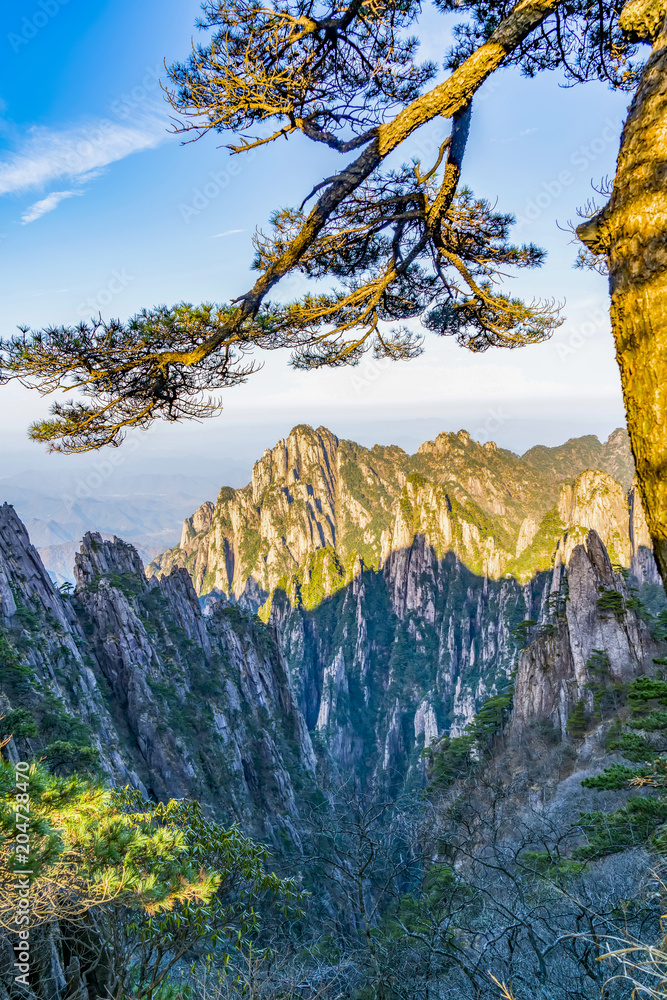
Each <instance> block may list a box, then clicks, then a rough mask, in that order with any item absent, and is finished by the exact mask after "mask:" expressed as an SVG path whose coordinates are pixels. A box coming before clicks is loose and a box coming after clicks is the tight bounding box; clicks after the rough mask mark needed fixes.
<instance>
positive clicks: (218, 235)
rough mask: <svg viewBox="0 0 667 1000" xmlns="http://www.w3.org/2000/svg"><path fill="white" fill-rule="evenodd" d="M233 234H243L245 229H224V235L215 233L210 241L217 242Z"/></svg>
mask: <svg viewBox="0 0 667 1000" xmlns="http://www.w3.org/2000/svg"><path fill="white" fill-rule="evenodd" d="M233 233H245V229H226V230H225V232H224V233H215V235H214V236H211V239H212V240H219V239H220V237H221V236H231V235H232V234H233Z"/></svg>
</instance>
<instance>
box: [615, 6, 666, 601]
mask: <svg viewBox="0 0 667 1000" xmlns="http://www.w3.org/2000/svg"><path fill="white" fill-rule="evenodd" d="M600 215H601V218H600V225H599V234H600V238H601V243H602V245H603V246H604V249H605V250H606V252H607V257H608V262H609V285H610V293H611V325H612V330H613V334H614V341H615V345H616V357H617V360H618V365H619V368H620V372H621V383H622V386H623V397H624V401H625V409H626V414H627V422H628V433H629V435H630V441H631V444H632V451H633V454H634V458H635V464H636V467H637V478H638V481H639V488H640V491H641V495H642V500H643V502H644V509H645V511H646V517H647V521H648V526H649V531H650V533H651V538H652V540H653V547H654V552H655V556H656V561H657V563H658V568H659V570H660V574H661V576H662V578H663V581H664V582H665V583H666V584H667V20H665V21H664V23H663V25H662V27H661V30H660V31H659V34H658V36H657V38H656V39H655V42H654V46H653V52H652V54H651V56H650V58H649V60H648V62H647V64H646V67H645V69H644V72H643V74H642V77H641V81H640V84H639V87H638V89H637V93H636V95H635V97H634V100H633V102H632V104H631V106H630V110H629V113H628V117H627V120H626V123H625V127H624V129H623V134H622V137H621V147H620V152H619V157H618V165H617V171H616V177H615V180H614V189H613V192H612V196H611V199H610V201H609V204H608V205H607V207H606V208H605V209H604V211H603V212H602V213H600Z"/></svg>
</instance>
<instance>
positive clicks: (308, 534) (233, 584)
mask: <svg viewBox="0 0 667 1000" xmlns="http://www.w3.org/2000/svg"><path fill="white" fill-rule="evenodd" d="M587 469H589V470H599V471H601V472H602V473H607V475H608V476H610V477H611V478H612V479H613V480H614V481H615V483H616V486H610V487H609V488H610V489H612V491H614V490H616V492H618V490H619V489H620V490H621V491H623V490H625V491H627V490H629V488H630V487H631V484H632V480H633V478H634V466H633V462H632V455H631V453H630V448H629V442H628V437H627V434H626V432H625V431H624V430H622V429H617V430H616V431H614V432H613V433H612V434H611V435H610V436H609V438H608V439H607V441H606V442H604V443H601V442H600V441H599V440H598V439H597V438H596V437H594V436H593V435H588V436H585V437H582V438H573V439H570V440H569V441H567V442H565V444H563V445H560V446H558V447H555V448H546V447H542V446H537V447H534V448H531V449H530V450H529V451H528V452H526V454H525V455H524V456H523V457H519V456H518V455H515V454H514V453H513V452H511V451H508V450H506V449H501V448H498V447H497V445H495V444H494V443H493V442H487V443H486V444H483V445H482V444H479V443H477V442H476V441H474V440H473V439H472V438H471V437H470V435H469V434H468V433H467V431H459V432H458V433H457V434H454V433H442V434H439V435H438V436H437V437H436V438H435V440H433V441H427V442H424V443H423V444H422V445H421V446H420V447H419V449H418V450H417V452H416V453H415V454H414V455H408V454H407V453H406V452H405V451H403V449H401V448H399V447H397V446H381V445H375V446H374V447H373V448H370V449H369V448H365V447H362V446H361V445H358V444H356V443H355V442H353V441H347V440H340V439H339V438H337V437H336V435H335V434H333V433H332V432H331V431H329V430H327V429H326V428H324V427H320V428H318V429H317V430H314V429H313V428H311V427H309V426H307V425H299V426H297V427H295V428H294V429H293V430H292V432H291V433H290V434H289V436H288V437H287V438H286V439H283V440H281V441H279V442H278V444H277V445H276V446H275V447H274V448H273V449H267V450H266V451H265V452H264V455H263V456H262V458H261V459H260V460H259V461H258V462H256V463H255V466H254V468H253V473H252V480H251V482H250V483H249V484H248V485H247V486H245V487H243V488H241V489H231V488H229V487H224V488H223V489H221V491H220V493H219V495H218V499H217V501H216V503H212V502H210V501H208V502H206V503H205V504H203V505H202V506H201V507H199V508H198V510H197V511H195V513H194V514H193V515H192V516H191V517H190V518H188V519H186V521H185V523H184V525H183V532H182V535H181V541H180V544H179V545H177V546H175V547H174V548H173V549H170V550H168V551H167V552H164V553H162V555H160V556H158V557H157V558H156V559H155V560H154V561H153V562H152V563H151V564H150V565H149V567H148V569H147V573H148V575H149V576H151V575H158V576H159V575H161V574H163V573H165V572H167V573H168V572H169V571H170V569H171V568H172V567H174V566H181V567H184V568H186V569H187V570H188V572H189V573H190V576H191V578H192V581H193V584H194V586H195V590H196V591H197V593H198V594H199V595H200V596H204V595H206V594H208V593H210V592H212V591H215V592H218V593H221V594H224V595H225V596H226V597H228V598H231V599H232V600H236V601H241V603H243V604H246V605H247V606H249V607H254V608H255V609H257V608H258V607H259V606H260V605H261V604H262V603H263V601H265V600H266V598H267V597H268V595H269V594H271V592H272V591H273V590H275V588H276V587H277V586H278V585H279V584H283V585H285V584H286V582H287V581H288V580H289V579H290V577H291V576H293V575H294V574H301V576H303V574H304V573H305V574H306V575H310V576H311V577H312V573H313V570H314V571H315V572H317V569H316V567H315V563H316V562H317V561H318V560H320V561H321V559H322V558H323V556H322V554H319V555H317V553H320V550H323V549H326V550H329V551H330V553H331V554H332V555H335V558H336V560H337V561H338V563H340V565H341V567H343V570H344V573H345V575H346V577H347V578H350V574H351V567H352V565H353V564H354V563H355V561H356V560H361V563H362V564H363V566H364V567H366V568H372V569H376V570H377V569H379V568H380V567H381V566H382V565H384V564H385V563H386V561H387V558H388V556H389V554H390V553H391V552H392V551H394V550H395V549H396V548H400V547H402V546H405V545H406V544H409V543H410V540H411V538H412V537H414V535H415V534H416V533H419V532H421V533H424V534H425V535H426V536H427V537H428V539H429V541H430V542H431V544H433V545H434V548H435V549H436V551H437V552H438V553H441V554H442V553H444V552H446V551H453V552H455V553H456V554H457V556H458V557H459V558H460V559H461V560H462V562H463V563H464V565H466V567H467V568H469V569H470V570H472V571H473V572H475V573H480V574H482V575H485V576H489V577H491V578H494V579H498V578H499V577H501V576H503V575H507V574H509V575H512V576H515V577H516V578H517V579H519V580H527V579H529V578H530V577H531V576H532V575H534V573H535V572H537V571H538V570H540V569H547V568H548V567H549V566H550V565H551V557H552V556H553V553H554V551H555V548H556V543H557V540H558V538H559V537H560V536H561V535H562V533H563V531H564V530H565V527H566V524H567V521H566V522H564V521H563V519H562V515H563V510H564V507H563V501H562V499H561V493H562V489H563V485H564V484H566V483H572V482H574V480H575V479H576V478H577V476H578V475H579V474H580V473H582V472H583V471H585V470H587ZM621 503H622V504H626V506H627V502H626V501H625V500H622V501H621ZM587 526H588V527H590V525H587ZM639 530H640V535H641V538H638V542H637V544H638V545H645V544H647V537H645V536H646V532H645V530H644V528H643V526H640V528H639ZM620 533H621V534H622V535H625V536H626V542H624V543H623V544H621V543H620V541H619V540H618V539H617V544H616V547H614V544H613V538H612V537H611V535H610V536H609V538H605V542H610V543H611V545H612V549H613V550H614V551H613V553H612V555H613V558H616V559H617V561H620V562H621V563H622V564H623V565H628V566H629V559H630V557H631V553H630V550H629V546H628V544H626V543H627V539H628V538H629V535H628V529H627V526H625V527H624V528H623V529H622V530H621V532H620ZM612 534H613V532H612ZM601 537H605V530H604V528H603V529H602V531H601ZM616 548H618V552H616V551H615V549H616ZM313 561H315V562H313ZM311 564H312V566H311Z"/></svg>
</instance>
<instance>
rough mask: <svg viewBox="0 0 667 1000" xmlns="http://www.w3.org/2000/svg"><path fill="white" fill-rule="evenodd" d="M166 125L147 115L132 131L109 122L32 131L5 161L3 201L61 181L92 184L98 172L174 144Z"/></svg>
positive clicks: (1, 164)
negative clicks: (168, 141) (165, 143)
mask: <svg viewBox="0 0 667 1000" xmlns="http://www.w3.org/2000/svg"><path fill="white" fill-rule="evenodd" d="M165 121H166V120H165V119H164V118H163V117H161V116H159V115H146V116H144V117H143V118H141V119H139V120H137V122H136V123H134V124H132V125H124V124H120V123H118V122H114V121H111V120H110V119H108V118H103V119H99V120H98V121H96V122H93V123H91V124H89V125H81V126H78V127H75V128H70V129H52V128H43V127H35V128H32V129H31V130H30V133H29V135H28V138H27V139H26V141H25V142H24V144H23V147H22V148H21V149H20V150H18V151H17V152H15V153H13V154H11V155H10V156H8V157H7V158H6V159H4V160H2V161H0V195H3V194H14V193H17V192H19V191H26V190H29V189H30V188H34V187H39V186H40V185H44V184H49V183H52V182H53V181H55V180H59V179H61V178H68V179H69V180H70V181H74V182H79V181H85V180H89V179H90V178H91V172H93V171H100V170H101V169H103V168H104V167H106V166H108V165H109V164H110V163H115V162H116V161H117V160H122V159H124V158H125V157H126V156H130V155H131V154H132V153H137V152H140V151H141V150H145V149H154V148H155V147H156V146H158V145H159V144H160V143H161V142H163V141H164V140H165V139H167V138H168V133H167V132H166V128H165ZM45 200H46V199H45ZM47 211H48V209H47Z"/></svg>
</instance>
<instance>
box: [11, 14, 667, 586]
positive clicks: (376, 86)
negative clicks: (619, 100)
mask: <svg viewBox="0 0 667 1000" xmlns="http://www.w3.org/2000/svg"><path fill="white" fill-rule="evenodd" d="M436 4H437V6H438V8H439V9H440V10H441V11H442V13H443V14H452V13H456V15H457V17H458V18H459V21H458V24H457V26H456V28H455V34H456V39H457V41H456V45H455V47H454V50H453V51H452V53H450V56H449V61H448V66H449V69H450V70H451V72H450V75H449V76H448V77H447V78H446V79H445V80H444V81H442V82H440V83H437V84H435V83H434V82H433V78H434V74H435V67H434V66H433V65H432V64H430V63H419V62H417V60H416V47H417V43H416V41H415V40H414V39H413V38H410V37H408V36H407V34H406V29H408V28H409V27H410V26H411V25H413V24H415V23H416V22H417V21H418V18H419V13H420V5H419V3H418V2H417V0H408V2H407V3H400V4H399V3H396V2H395V0H388V2H386V3H383V4H377V3H375V2H372V0H350V2H349V3H347V4H343V5H338V4H335V5H334V4H329V3H323V4H321V5H320V6H319V7H315V6H314V5H312V4H307V5H304V4H301V3H296V2H292V3H290V2H289V0H274V3H273V4H272V5H269V6H268V7H264V8H259V7H256V6H255V5H248V4H246V3H245V0H230V2H222V0H207V2H206V3H205V4H204V12H205V18H204V21H203V26H204V27H205V28H209V29H211V31H212V37H211V40H210V41H209V42H208V43H206V44H204V45H201V46H196V47H195V48H194V50H193V53H192V55H191V56H190V58H189V60H188V61H187V62H186V63H184V64H177V65H175V66H173V67H172V68H171V70H170V76H171V80H172V83H173V85H174V90H173V91H172V93H171V95H170V100H171V103H172V105H173V107H174V108H175V109H176V111H177V112H178V113H179V114H180V115H181V117H182V125H181V128H182V130H183V131H189V130H194V132H195V134H196V135H197V136H200V135H203V134H205V133H206V132H208V131H215V132H220V133H225V132H229V131H231V132H232V133H234V136H235V138H234V140H233V142H234V143H235V144H233V145H231V146H230V148H231V150H232V151H233V152H234V153H243V152H244V151H247V150H249V149H254V148H257V147H258V146H264V145H267V144H270V143H271V142H274V141H276V140H277V139H280V138H287V137H289V136H290V135H292V134H294V133H297V132H298V133H301V134H302V135H303V136H305V137H306V138H308V139H310V140H311V141H313V142H317V143H324V144H325V145H327V146H328V147H329V148H331V149H334V150H336V151H338V152H339V153H341V154H343V155H347V154H355V153H356V158H354V159H351V160H348V161H347V162H346V165H345V166H344V167H343V169H342V170H341V171H340V172H338V173H336V174H335V175H333V176H331V177H328V178H326V179H325V180H323V181H322V182H321V183H318V184H316V185H315V187H314V188H313V190H312V191H311V192H309V193H308V192H304V194H305V198H304V201H303V202H302V204H301V206H299V207H298V208H294V209H282V210H280V211H278V212H276V213H275V214H274V216H273V219H272V230H271V232H270V233H268V234H265V233H262V232H258V233H257V234H256V236H255V238H254V246H255V250H256V257H255V265H254V266H255V268H256V270H257V271H258V272H259V276H258V278H257V280H256V282H255V283H254V285H253V286H252V288H250V289H249V290H248V291H247V292H246V293H245V294H243V295H240V296H239V297H238V298H236V299H235V300H234V302H233V303H232V304H230V305H226V306H219V307H213V306H210V305H203V306H200V307H197V308H193V307H192V306H189V305H180V306H177V307H174V308H172V309H167V308H157V309H149V310H145V311H144V312H142V313H141V314H139V315H138V316H136V317H134V318H133V319H132V320H130V321H129V322H128V323H121V322H118V321H108V322H106V321H103V320H102V319H101V318H100V319H99V320H98V321H97V322H94V323H92V324H81V325H80V326H78V327H76V328H67V327H62V328H57V329H48V330H44V331H38V332H34V331H30V330H29V329H25V330H24V331H23V332H22V334H21V336H18V337H16V338H13V339H12V340H10V341H8V342H6V343H5V345H4V348H5V352H4V353H5V358H4V362H5V365H4V369H5V375H6V377H9V378H11V377H15V378H20V379H21V380H22V381H23V382H24V383H25V384H28V385H31V386H35V387H37V388H38V389H39V390H40V391H41V392H50V391H54V390H56V389H63V388H67V387H74V388H76V389H78V390H80V394H81V395H80V397H79V399H77V400H75V401H73V402H65V403H62V404H61V403H56V404H55V405H54V407H53V410H52V419H50V420H46V421H42V422H40V423H38V424H35V425H34V426H33V427H32V430H31V434H32V436H33V438H34V439H36V440H39V441H45V442H48V444H49V445H50V447H52V448H55V449H57V450H61V451H65V452H76V451H85V450H88V449H91V448H98V447H101V446H102V445H105V444H119V443H120V441H121V440H122V438H123V435H124V433H125V431H126V429H127V428H128V427H130V426H138V427H147V426H148V425H150V424H151V423H152V421H153V420H154V419H156V418H158V417H162V418H164V419H167V420H179V419H183V418H189V417H202V416H207V415H210V414H213V413H215V412H217V404H216V401H215V399H213V400H212V399H211V397H210V395H209V393H210V392H215V391H219V390H220V389H223V388H226V387H228V386H232V385H235V384H238V383H239V382H242V381H244V380H245V379H246V378H247V377H248V376H249V375H250V374H251V373H252V372H253V370H254V364H253V362H252V361H248V359H247V356H248V354H249V352H251V351H252V350H253V349H255V348H267V349H268V348H277V347H289V348H291V349H292V350H293V364H294V365H296V366H297V367H300V368H316V367H320V366H326V365H328V366H337V365H343V364H354V363H355V362H356V361H358V360H359V358H360V356H361V354H362V353H363V352H364V351H365V350H367V349H369V348H371V349H372V350H373V351H374V353H375V355H376V356H379V357H389V358H395V359H406V358H411V357H414V356H416V355H417V354H419V353H420V352H421V350H422V338H421V337H420V336H418V335H416V334H414V332H412V331H410V330H407V329H406V328H405V327H402V326H401V324H402V322H403V321H404V320H406V319H408V318H415V317H420V318H421V319H422V322H423V324H424V326H425V327H426V328H427V329H430V330H432V331H434V332H435V333H437V334H440V335H444V336H455V337H456V338H457V340H458V342H459V343H460V344H462V345H463V346H465V347H467V348H468V349H470V350H472V351H484V350H486V349H487V348H489V347H491V346H494V347H507V348H515V347H520V346H524V345H526V344H532V343H537V342H540V341H542V340H544V339H545V338H546V337H548V336H549V335H550V334H551V332H552V331H553V330H554V328H555V327H556V326H557V325H558V324H559V322H560V317H559V311H558V309H556V308H554V306H553V305H551V304H549V303H539V302H533V303H524V302H521V301H519V300H517V299H513V298H510V297H509V296H507V295H506V294H504V293H502V292H501V291H500V289H499V282H500V280H501V276H502V274H503V272H504V271H505V269H506V268H507V267H512V266H515V267H535V266H538V265H539V264H540V263H541V261H542V259H543V256H544V255H543V251H541V250H540V249H539V248H538V247H536V246H534V245H532V244H528V245H524V246H515V245H513V244H512V243H511V242H510V239H509V235H510V228H511V223H512V218H511V217H510V216H508V215H504V214H502V213H500V212H496V211H495V210H494V209H493V208H492V207H491V205H490V204H489V202H488V201H486V200H485V199H484V198H480V197H475V196H474V195H473V194H472V192H471V191H469V190H468V189H467V188H465V187H463V188H462V187H460V184H459V181H460V180H461V176H462V165H463V156H464V152H465V147H466V140H467V136H468V130H469V126H470V114H471V102H472V99H473V97H474V94H475V93H476V91H477V90H478V89H479V87H480V86H481V85H482V84H483V83H484V81H485V80H486V79H487V78H488V77H489V76H490V75H491V74H492V73H493V72H494V71H495V70H496V69H497V68H498V67H499V66H501V65H508V64H516V65H519V66H520V67H521V68H522V69H523V71H524V72H525V73H526V74H528V75H529V76H532V75H534V74H535V73H537V72H538V71H539V70H542V69H555V68H560V69H561V70H562V71H563V72H564V73H565V75H566V77H568V78H569V80H571V81H573V82H585V81H587V80H605V81H607V82H609V83H610V84H611V85H612V86H613V87H616V88H620V89H626V90H633V91H635V97H634V101H633V103H632V106H631V109H630V113H629V115H628V119H627V122H626V125H625V129H624V132H623V137H622V141H621V151H620V155H619V161H618V170H617V174H616V179H615V182H614V186H613V191H612V194H611V199H610V201H609V204H608V205H607V206H606V208H605V209H603V210H602V211H601V212H599V213H597V214H596V215H595V216H594V217H592V218H590V219H589V220H588V221H587V222H586V223H584V225H583V226H582V227H580V229H579V235H580V237H581V239H582V240H583V241H584V243H585V244H586V246H587V247H588V251H587V253H588V254H589V256H590V255H591V254H592V256H593V258H594V261H593V262H594V263H595V264H596V265H599V264H600V263H602V265H603V266H604V267H605V268H608V270H609V275H610V286H611V296H612V300H611V316H612V326H613V329H614V336H615V339H616V347H617V354H618V360H619V365H620V368H621V376H622V384H623V391H624V395H625V402H626V410H627V415H628V428H629V432H630V438H631V442H632V447H633V452H634V455H635V459H636V463H637V471H638V476H639V482H640V487H641V490H642V495H643V499H644V504H645V509H646V513H647V518H648V523H649V528H650V530H651V534H652V538H653V541H654V546H655V551H656V555H657V559H658V564H659V566H660V570H661V572H662V573H663V576H665V577H667V481H666V480H665V476H664V469H665V465H666V463H667V435H665V433H664V432H663V430H662V428H663V427H664V424H665V416H666V414H667V378H665V372H666V371H667V341H666V339H665V337H666V335H665V329H666V326H665V321H664V312H665V297H666V295H667V291H666V282H667V269H666V267H665V264H666V263H667V251H666V249H665V247H666V246H667V239H666V236H667V205H665V199H666V198H667V195H666V193H665V192H666V191H667V185H665V170H666V168H665V163H666V162H667V157H666V156H665V152H666V150H665V138H664V137H665V134H667V130H666V127H665V125H666V119H667V97H666V96H665V87H664V80H665V71H666V69H667V21H666V15H667V2H666V0H629V2H628V3H627V4H625V6H623V5H622V4H621V3H620V2H619V0H600V2H599V3H597V4H594V5H592V4H589V3H588V2H584V0H574V2H569V0H568V2H567V3H565V0H518V2H517V3H515V4H514V5H512V4H511V3H510V2H505V0H500V2H498V0H493V2H491V0H436ZM642 42H650V43H652V44H653V50H652V52H651V54H650V56H649V58H648V60H647V61H646V64H645V65H644V66H642V65H641V63H638V62H637V61H635V54H636V50H637V46H638V44H639V43H642ZM437 118H447V119H451V122H452V127H451V134H450V135H449V136H448V137H447V138H445V139H444V141H443V142H442V145H441V147H440V150H439V152H438V154H437V156H436V157H435V158H434V160H433V161H432V162H431V163H428V164H425V165H422V164H421V163H418V164H414V163H413V164H411V165H404V166H403V167H402V168H399V169H387V168H386V167H384V163H385V160H386V158H387V156H389V155H390V154H391V153H394V152H395V151H396V150H398V149H399V148H400V147H401V146H402V145H403V144H404V143H405V141H406V140H407V139H408V138H409V137H410V136H411V135H412V134H413V133H414V132H415V130H416V129H418V128H419V127H420V126H422V125H424V124H426V123H427V122H430V121H433V120H434V119H437ZM267 127H268V132H267ZM313 198H316V200H315V202H314V205H313V207H312V208H311V209H310V211H309V212H307V211H306V209H305V206H306V205H307V204H308V203H309V202H310V201H311V199H313ZM295 269H298V270H300V271H301V272H302V273H303V274H305V275H306V276H308V277H310V278H315V279H321V278H324V277H329V278H333V280H334V282H335V286H334V287H333V288H332V289H331V290H330V291H328V292H326V291H324V292H321V291H319V290H318V291H317V292H316V293H315V292H313V293H309V294H307V295H305V296H304V297H302V298H301V299H300V300H299V301H296V302H293V303H291V304H289V305H283V306H281V305H276V304H271V302H270V301H269V299H268V296H269V294H270V293H271V290H272V289H273V288H274V287H275V286H276V285H277V284H278V282H279V281H280V280H281V278H283V277H284V276H285V275H287V274H289V273H290V272H292V271H294V270H295Z"/></svg>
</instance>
